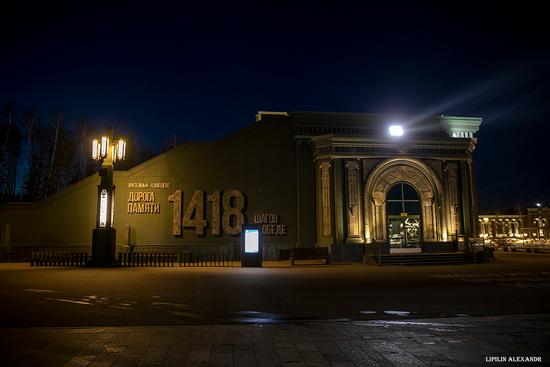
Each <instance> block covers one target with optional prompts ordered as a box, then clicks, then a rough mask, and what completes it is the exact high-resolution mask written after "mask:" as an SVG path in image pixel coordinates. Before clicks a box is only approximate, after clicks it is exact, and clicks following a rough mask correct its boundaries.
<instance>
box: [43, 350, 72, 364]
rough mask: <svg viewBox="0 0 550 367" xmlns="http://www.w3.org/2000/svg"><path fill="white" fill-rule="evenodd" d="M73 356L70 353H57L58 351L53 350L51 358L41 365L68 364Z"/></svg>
mask: <svg viewBox="0 0 550 367" xmlns="http://www.w3.org/2000/svg"><path fill="white" fill-rule="evenodd" d="M71 358H72V355H70V354H62V353H57V352H56V351H53V353H52V355H50V357H49V358H47V359H45V360H44V361H43V362H42V363H40V366H44V367H50V366H51V367H59V366H63V365H65V364H67V362H69V361H70V360H71Z"/></svg>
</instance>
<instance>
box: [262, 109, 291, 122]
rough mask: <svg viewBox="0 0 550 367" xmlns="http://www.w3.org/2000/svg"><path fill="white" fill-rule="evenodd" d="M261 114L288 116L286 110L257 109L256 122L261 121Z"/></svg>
mask: <svg viewBox="0 0 550 367" xmlns="http://www.w3.org/2000/svg"><path fill="white" fill-rule="evenodd" d="M263 115H269V116H288V112H279V111H258V112H257V113H256V122H260V121H262V116H263Z"/></svg>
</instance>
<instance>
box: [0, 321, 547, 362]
mask: <svg viewBox="0 0 550 367" xmlns="http://www.w3.org/2000/svg"><path fill="white" fill-rule="evenodd" d="M549 340H550V315H549V314H538V315H516V316H494V317H454V318H444V319H442V318H440V319H422V320H421V319H417V320H408V319H401V320H392V321H388V320H385V321H382V320H380V321H377V320H373V321H355V322H338V321H318V322H317V321H311V322H305V323H300V324H250V325H214V326H169V327H156V326H147V327H135V326H133V327H104V328H102V327H99V328H98V327H80V328H20V329H15V328H13V329H7V328H4V329H0V364H1V365H2V366H90V367H91V366H407V365H410V366H455V365H456V366H465V365H467V366H472V365H492V364H499V363H496V362H494V363H487V362H486V358H490V357H493V358H503V357H505V358H506V359H508V358H509V357H521V358H524V357H537V358H538V357H540V358H541V360H542V363H534V364H535V365H537V364H538V365H543V364H547V363H548V362H549V361H550V353H548V351H549V350H550V348H549V347H550V345H549ZM516 360H518V359H516ZM493 361H495V360H494V359H493Z"/></svg>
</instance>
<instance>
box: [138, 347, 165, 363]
mask: <svg viewBox="0 0 550 367" xmlns="http://www.w3.org/2000/svg"><path fill="white" fill-rule="evenodd" d="M166 352H167V349H157V348H155V347H152V348H148V349H146V350H145V353H144V354H143V358H141V360H140V361H139V363H138V366H160V364H161V363H162V360H163V359H164V356H165V355H166Z"/></svg>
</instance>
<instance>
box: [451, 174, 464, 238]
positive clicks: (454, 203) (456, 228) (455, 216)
mask: <svg viewBox="0 0 550 367" xmlns="http://www.w3.org/2000/svg"><path fill="white" fill-rule="evenodd" d="M456 169H457V167H456V165H454V164H449V166H448V175H449V176H448V177H449V188H448V190H449V191H448V192H449V208H450V211H451V233H452V234H453V235H454V234H456V233H462V228H461V226H460V218H459V212H458V188H457V175H456Z"/></svg>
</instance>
